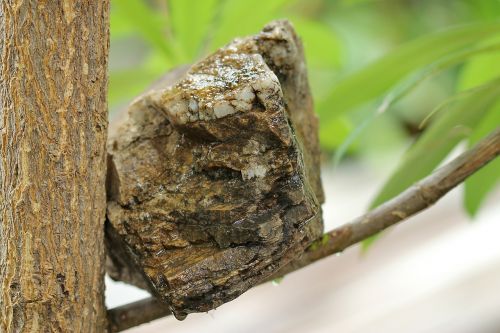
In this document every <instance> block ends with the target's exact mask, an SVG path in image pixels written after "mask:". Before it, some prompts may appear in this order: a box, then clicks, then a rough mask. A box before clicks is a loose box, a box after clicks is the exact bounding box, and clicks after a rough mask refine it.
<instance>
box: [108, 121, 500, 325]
mask: <svg viewBox="0 0 500 333" xmlns="http://www.w3.org/2000/svg"><path fill="white" fill-rule="evenodd" d="M499 154H500V127H499V128H497V129H496V130H495V131H493V132H492V133H491V134H490V135H489V136H487V137H486V138H484V139H483V140H482V141H481V142H479V143H478V144H477V145H476V146H474V147H473V148H472V149H470V150H468V151H466V152H464V153H462V154H461V155H460V156H458V157H457V158H455V159H454V160H452V161H451V162H449V163H448V164H446V165H444V166H443V167H442V168H440V169H438V170H436V171H435V172H434V173H432V174H431V175H429V176H427V177H426V178H424V179H422V180H421V181H419V182H418V183H416V184H414V185H413V186H411V187H410V188H408V189H407V190H406V191H404V192H402V193H401V194H399V195H398V196H396V197H395V198H393V199H391V200H389V201H387V202H385V203H384V204H382V205H380V206H379V207H377V208H375V209H373V210H372V211H370V212H368V213H366V214H364V215H362V216H360V217H358V218H356V219H355V220H353V221H351V222H350V223H347V224H344V225H342V226H340V227H338V228H336V229H333V230H332V231H330V232H327V233H326V234H325V235H324V237H323V238H322V239H321V240H319V241H317V242H315V243H314V244H313V245H311V246H310V247H309V248H308V249H307V250H306V251H305V253H304V254H303V255H302V256H301V257H300V258H298V259H297V260H295V261H293V262H291V263H289V264H288V265H286V266H285V267H283V269H281V270H280V271H278V272H277V273H276V274H275V275H273V277H271V278H274V277H278V276H283V275H285V274H288V273H291V272H293V271H296V270H298V269H300V268H302V267H305V266H307V265H310V264H311V263H313V262H315V261H317V260H319V259H322V258H325V257H328V256H330V255H332V254H335V253H338V252H342V251H343V250H345V249H346V248H348V247H350V246H352V245H354V244H357V243H359V242H360V241H362V240H364V239H366V238H368V237H370V236H373V235H375V234H377V233H379V232H380V231H382V230H384V229H387V228H388V227H390V226H392V225H394V224H396V223H399V222H401V221H403V220H406V219H407V218H409V217H410V216H413V215H415V214H417V213H419V212H421V211H423V210H425V209H426V208H428V207H430V206H432V205H433V204H434V203H436V202H437V201H438V200H439V199H441V198H442V197H443V196H444V195H445V194H446V193H448V192H449V191H450V190H451V189H453V188H454V187H456V186H457V185H459V184H460V183H462V182H463V181H464V180H465V179H466V178H467V177H469V176H470V175H472V174H473V173H474V172H476V171H478V170H479V169H480V168H482V167H483V166H484V165H486V164H487V163H488V162H490V161H492V160H493V159H495V158H496V157H497V156H498V155H499ZM170 314H171V312H170V310H168V308H167V307H165V305H162V304H160V302H158V301H157V300H156V299H155V298H152V297H151V298H147V299H144V300H142V301H139V302H135V303H131V304H127V305H124V306H120V307H117V308H114V309H111V310H109V311H108V320H109V323H110V332H120V331H123V330H125V329H127V328H130V327H133V326H137V325H140V324H143V323H147V322H149V321H152V320H155V319H158V318H161V317H165V316H168V315H170Z"/></svg>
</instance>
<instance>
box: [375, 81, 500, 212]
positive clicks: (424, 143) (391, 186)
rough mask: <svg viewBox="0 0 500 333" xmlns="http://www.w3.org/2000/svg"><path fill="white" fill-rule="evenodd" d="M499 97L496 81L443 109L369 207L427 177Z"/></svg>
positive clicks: (499, 87) (465, 136)
mask: <svg viewBox="0 0 500 333" xmlns="http://www.w3.org/2000/svg"><path fill="white" fill-rule="evenodd" d="M499 97H500V80H499V79H497V80H495V81H493V82H490V83H489V84H487V85H483V86H481V87H480V88H477V89H474V91H472V92H470V93H468V94H464V96H463V97H462V98H460V99H458V100H457V99H456V98H455V99H453V102H452V103H451V105H449V106H448V108H447V109H446V110H443V111H441V113H440V114H439V115H438V116H437V119H435V120H434V122H432V123H431V125H430V126H429V128H428V129H427V130H426V131H425V132H424V133H423V134H422V136H421V137H420V138H419V139H418V140H417V141H416V142H415V143H414V144H413V145H412V147H410V149H409V150H408V151H407V152H406V154H405V156H404V158H403V160H402V162H401V163H400V165H399V166H398V167H397V169H396V171H395V172H394V173H393V174H392V176H391V177H390V178H389V180H388V181H387V182H386V183H385V185H384V186H383V187H382V189H381V190H380V192H379V193H378V195H377V196H376V198H375V200H374V201H373V203H372V207H376V206H378V205H380V204H381V203H383V202H385V201H387V200H389V199H391V198H393V197H394V196H396V195H397V194H399V193H400V192H402V191H403V190H405V189H406V188H408V187H409V186H411V185H412V184H413V183H415V182H416V181H418V180H420V179H421V178H423V177H425V176H427V175H428V174H429V173H430V172H432V171H433V170H434V168H436V167H437V166H438V165H439V163H440V162H441V161H443V159H444V158H445V157H446V156H447V155H448V154H449V153H450V151H451V150H452V149H453V148H454V147H455V146H456V145H457V144H458V143H459V142H460V141H461V140H463V139H464V138H467V137H468V136H470V135H471V133H472V131H473V129H474V128H475V127H476V125H477V124H478V123H479V122H480V121H481V119H482V118H483V116H484V115H485V114H486V113H487V111H488V110H489V109H490V108H491V106H492V105H494V103H495V102H496V101H497V100H498V98H499Z"/></svg>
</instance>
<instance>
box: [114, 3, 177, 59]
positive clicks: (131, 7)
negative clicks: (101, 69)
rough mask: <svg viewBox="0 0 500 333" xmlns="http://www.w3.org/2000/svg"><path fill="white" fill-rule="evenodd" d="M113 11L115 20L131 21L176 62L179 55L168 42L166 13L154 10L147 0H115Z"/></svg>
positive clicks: (142, 34) (157, 47)
mask: <svg viewBox="0 0 500 333" xmlns="http://www.w3.org/2000/svg"><path fill="white" fill-rule="evenodd" d="M113 11H114V15H115V22H117V21H118V22H120V21H121V23H123V20H127V21H128V22H130V24H131V25H132V26H133V27H134V28H135V29H136V31H137V32H138V33H139V34H140V35H141V36H142V37H143V38H144V39H145V40H146V41H148V42H149V43H150V44H151V45H152V46H153V47H154V48H156V49H157V50H158V51H160V52H162V54H163V55H164V56H165V57H167V58H168V59H170V60H171V61H172V62H174V59H175V58H176V56H177V55H176V52H174V50H173V49H172V47H171V45H170V44H169V43H167V37H166V33H165V30H166V28H167V26H168V25H167V20H166V15H162V14H161V13H156V12H154V11H153V10H152V9H151V8H150V7H149V6H148V5H147V4H146V2H145V1H142V0H117V1H114V2H113ZM117 15H119V16H122V17H123V19H119V18H118V17H117ZM112 23H113V22H112ZM112 29H113V27H112ZM122 29H123V27H122Z"/></svg>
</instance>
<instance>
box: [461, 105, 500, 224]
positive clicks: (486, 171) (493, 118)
mask: <svg viewBox="0 0 500 333" xmlns="http://www.w3.org/2000/svg"><path fill="white" fill-rule="evenodd" d="M498 127H500V103H498V102H497V104H496V105H495V106H494V107H492V108H491V109H490V110H489V111H488V114H487V115H486V116H485V117H484V118H483V119H482V120H481V123H479V125H478V126H477V127H476V128H475V129H474V131H473V132H472V134H471V136H470V138H469V143H470V145H471V146H472V145H474V144H475V143H476V142H477V141H479V140H480V139H482V138H483V137H485V136H486V135H488V134H489V133H490V132H492V131H493V130H495V129H496V128H498ZM499 180H500V159H498V158H497V159H496V160H494V161H492V162H490V163H489V164H488V165H486V166H485V167H483V168H482V169H481V170H479V171H478V172H476V173H475V174H473V175H472V176H471V177H469V178H468V179H467V180H466V181H465V192H464V205H465V209H466V211H467V212H468V213H469V215H470V216H475V215H476V214H477V212H478V211H479V209H480V208H481V204H482V203H483V202H484V200H485V199H486V197H487V195H488V193H490V192H491V190H493V189H494V188H495V186H496V185H497V184H498V182H499Z"/></svg>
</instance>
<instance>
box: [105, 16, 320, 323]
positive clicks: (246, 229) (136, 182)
mask: <svg viewBox="0 0 500 333" xmlns="http://www.w3.org/2000/svg"><path fill="white" fill-rule="evenodd" d="M179 76H180V78H179ZM171 81H174V82H173V83H171V84H169V83H166V82H162V83H161V84H159V85H157V87H155V88H154V89H152V90H151V91H150V92H148V93H146V94H144V95H142V96H140V97H139V98H138V99H136V100H135V101H134V102H133V103H132V104H131V105H130V107H129V110H128V116H129V117H128V119H127V120H126V121H125V123H124V124H123V125H122V127H121V128H120V129H119V130H118V131H117V133H116V135H115V136H114V137H113V138H111V139H110V143H109V154H110V157H109V161H108V162H109V163H108V179H107V191H108V214H107V219H108V223H107V236H108V240H107V241H108V252H109V255H108V259H109V261H110V262H109V265H108V272H109V273H110V275H111V276H112V277H114V278H117V279H124V280H128V281H129V282H132V283H134V284H136V285H139V286H142V287H144V286H148V288H149V289H150V290H151V291H152V292H153V293H154V294H155V295H156V296H157V297H159V298H160V299H163V300H164V301H165V302H166V303H168V305H169V306H170V307H171V309H172V311H173V312H174V314H175V315H176V317H177V318H179V319H182V318H183V317H185V315H186V314H188V313H191V312H203V311H208V310H210V309H213V308H216V307H217V306H220V305H221V304H223V303H225V302H228V301H230V300H232V299H234V298H236V297H237V296H239V295H240V294H241V293H243V292H245V291H246V290H248V289H249V288H251V287H252V286H254V285H256V284H258V283H259V282H261V281H262V280H264V279H266V278H267V277H268V276H270V275H271V274H273V273H274V272H276V271H277V270H278V269H280V268H281V267H283V266H284V265H285V264H286V263H288V262H289V261H290V260H292V259H294V258H296V257H297V256H299V255H300V254H301V253H302V252H303V250H304V249H305V248H306V247H307V246H308V245H309V244H310V243H311V242H312V241H313V240H315V239H316V238H318V237H319V236H320V235H321V233H322V231H323V223H322V218H321V203H322V202H323V192H322V188H321V181H320V172H319V156H320V152H319V146H318V137H317V119H316V117H315V115H314V112H313V106H312V99H311V95H310V91H309V87H308V82H307V72H306V67H305V62H304V58H303V50H302V46H301V43H300V41H299V40H298V38H297V36H296V35H295V32H294V31H293V28H292V27H291V25H290V24H289V23H288V22H286V21H277V22H273V23H271V24H269V25H268V26H266V27H265V28H264V29H263V31H262V32H261V33H259V34H257V35H255V36H252V37H248V38H243V39H237V40H235V41H233V42H232V43H231V44H229V45H227V46H226V47H224V48H221V49H220V50H218V51H217V52H215V53H214V54H212V55H210V56H208V57H207V58H206V59H204V60H202V61H201V62H199V63H198V64H196V65H194V66H193V67H191V68H190V69H189V70H188V71H187V73H185V74H184V75H176V77H175V78H172V80H171Z"/></svg>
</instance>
